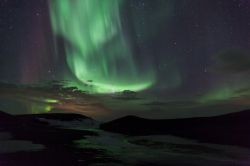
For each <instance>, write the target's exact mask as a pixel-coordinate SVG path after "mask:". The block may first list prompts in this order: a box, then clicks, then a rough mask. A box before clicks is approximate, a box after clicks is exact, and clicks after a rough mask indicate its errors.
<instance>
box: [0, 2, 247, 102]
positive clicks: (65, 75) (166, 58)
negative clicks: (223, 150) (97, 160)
mask: <svg viewBox="0 0 250 166" xmlns="http://www.w3.org/2000/svg"><path fill="white" fill-rule="evenodd" d="M113 1H114V0H105V1H103V4H101V2H100V1H99V0H92V1H90V0H89V1H88V0H85V1H81V0H78V1H77V0H76V1H74V2H73V1H72V2H69V1H67V0H62V1H60V2H59V0H54V1H53V0H50V1H48V0H36V1H27V0H1V1H0V36H1V37H0V43H1V45H0V79H1V80H3V81H8V82H14V83H35V82H41V81H43V80H57V79H58V80H63V79H66V80H69V81H72V82H74V85H76V86H79V87H81V85H85V84H88V83H90V84H93V85H94V86H96V87H97V88H96V89H97V90H96V91H97V92H105V93H106V92H112V91H113V90H114V91H116V90H117V91H120V90H125V89H129V90H135V91H136V90H143V91H145V92H148V93H150V94H155V95H159V96H176V97H184V98H185V97H187V96H198V97H197V100H199V101H200V102H210V101H214V100H215V101H217V100H234V99H238V98H244V99H245V98H248V96H249V95H250V86H249V85H250V84H249V83H250V77H249V76H250V9H249V8H250V2H249V1H248V0H203V1H200V0H178V1H176V0H124V1H122V0H121V1H114V2H113ZM74 3H75V4H74ZM86 4H87V5H86ZM74 5H77V6H78V8H75V6H74ZM89 9H90V10H89ZM93 20H94V21H93ZM86 43H87V44H86ZM93 82H94V83H93ZM111 85H112V87H111Z"/></svg>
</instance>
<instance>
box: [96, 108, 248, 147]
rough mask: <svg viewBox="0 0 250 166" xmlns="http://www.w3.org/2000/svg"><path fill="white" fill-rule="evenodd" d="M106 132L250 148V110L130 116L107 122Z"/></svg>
mask: <svg viewBox="0 0 250 166" xmlns="http://www.w3.org/2000/svg"><path fill="white" fill-rule="evenodd" d="M100 128H101V129H103V130H106V131H111V132H116V133H122V134H127V135H133V136H135V135H136V136H137V135H175V136H179V137H185V138H190V139H195V140H198V141H201V142H208V143H215V144H227V145H238V146H244V147H250V141H249V140H250V110H244V111H241V112H236V113H230V114H226V115H220V116H214V117H199V118H186V119H161V120H153V119H143V118H139V117H136V116H126V117H123V118H120V119H117V120H113V121H111V122H107V123H103V124H101V125H100Z"/></svg>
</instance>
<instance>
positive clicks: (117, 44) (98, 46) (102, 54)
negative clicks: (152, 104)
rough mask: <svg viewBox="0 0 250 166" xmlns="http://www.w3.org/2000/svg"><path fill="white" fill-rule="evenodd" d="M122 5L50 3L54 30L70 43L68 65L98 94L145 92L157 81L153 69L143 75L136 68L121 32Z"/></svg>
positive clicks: (96, 0)
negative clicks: (124, 91) (127, 90)
mask: <svg viewBox="0 0 250 166" xmlns="http://www.w3.org/2000/svg"><path fill="white" fill-rule="evenodd" d="M121 5H122V0H103V1H100V0H84V1H82V0H76V1H68V0H55V1H52V2H51V20H52V26H53V31H54V32H55V34H56V35H59V36H62V37H63V38H64V39H65V40H66V41H67V42H69V43H70V44H68V45H66V48H65V49H66V50H65V52H66V59H67V64H68V65H69V68H70V70H71V72H72V73H73V74H74V76H75V77H76V78H77V79H78V80H79V81H81V82H83V83H85V84H91V85H92V86H94V87H93V89H94V91H95V92H99V93H103V92H104V93H110V92H119V91H123V90H126V89H129V90H133V91H138V90H144V89H146V88H148V87H150V86H151V85H152V84H153V82H154V75H153V69H152V68H151V67H150V66H148V68H147V71H143V72H140V71H139V68H138V67H137V65H136V62H135V60H134V57H133V54H132V52H131V50H130V46H129V44H128V39H127V38H126V37H125V34H124V32H123V30H122V25H121V24H122V23H121V21H120V19H121V18H120V6H121ZM90 80H91V81H90ZM90 82H91V83H90Z"/></svg>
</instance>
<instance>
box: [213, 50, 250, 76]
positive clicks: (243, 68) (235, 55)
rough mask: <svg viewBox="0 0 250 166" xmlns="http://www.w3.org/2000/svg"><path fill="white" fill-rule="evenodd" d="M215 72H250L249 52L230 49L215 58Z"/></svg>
mask: <svg viewBox="0 0 250 166" xmlns="http://www.w3.org/2000/svg"><path fill="white" fill-rule="evenodd" d="M214 69H215V71H221V72H227V73H232V74H234V73H242V72H249V71H250V51H246V50H242V49H230V50H227V51H224V52H222V53H220V54H218V55H217V56H215V65H214Z"/></svg>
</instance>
